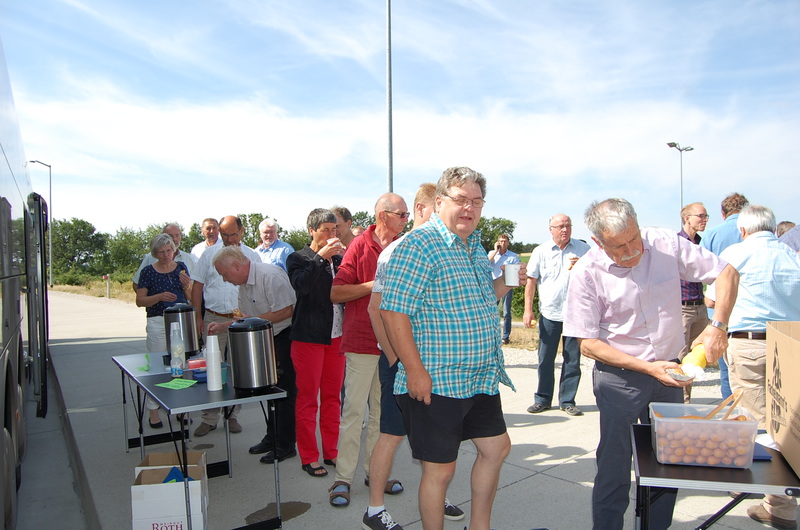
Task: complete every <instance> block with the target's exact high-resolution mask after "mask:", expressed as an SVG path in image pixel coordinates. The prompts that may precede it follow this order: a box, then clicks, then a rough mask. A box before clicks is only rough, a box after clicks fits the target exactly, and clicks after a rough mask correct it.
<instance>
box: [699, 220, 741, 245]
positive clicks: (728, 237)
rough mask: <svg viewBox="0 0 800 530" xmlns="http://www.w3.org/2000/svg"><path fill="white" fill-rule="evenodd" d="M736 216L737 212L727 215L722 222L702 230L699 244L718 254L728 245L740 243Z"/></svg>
mask: <svg viewBox="0 0 800 530" xmlns="http://www.w3.org/2000/svg"><path fill="white" fill-rule="evenodd" d="M738 218H739V214H738V213H735V214H733V215H729V216H728V218H727V219H725V220H724V221H723V222H722V224H718V225H717V226H715V227H713V228H709V229H708V230H706V231H705V232H703V239H701V240H700V246H701V247H703V248H707V249H708V250H710V251H711V252H713V253H714V254H716V255H717V256H719V255H720V253H721V252H722V251H723V250H725V249H726V248H728V247H729V246H731V245H733V244H735V243H741V242H742V236H741V234H740V233H739V228H737V226H736V220H737V219H738Z"/></svg>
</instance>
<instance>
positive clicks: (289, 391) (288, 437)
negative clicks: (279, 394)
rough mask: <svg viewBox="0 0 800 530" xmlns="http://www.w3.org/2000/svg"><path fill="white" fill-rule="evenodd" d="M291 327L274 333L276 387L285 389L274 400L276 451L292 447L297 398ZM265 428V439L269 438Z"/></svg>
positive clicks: (294, 436) (294, 438)
mask: <svg viewBox="0 0 800 530" xmlns="http://www.w3.org/2000/svg"><path fill="white" fill-rule="evenodd" d="M290 334H291V327H288V328H286V329H285V330H283V331H281V332H280V333H278V334H277V335H275V362H276V364H277V367H278V387H279V388H281V389H283V390H285V391H286V397H285V398H283V399H278V400H276V401H275V421H276V422H277V424H278V429H277V433H276V434H277V436H278V451H281V452H282V451H290V450H292V449H294V444H295V440H296V434H295V413H294V405H295V401H296V400H297V386H296V385H295V381H294V379H295V371H294V364H293V363H292V340H291V339H290V338H289V335H290ZM268 425H269V424H268ZM269 438H270V436H269V429H267V436H265V439H266V440H269Z"/></svg>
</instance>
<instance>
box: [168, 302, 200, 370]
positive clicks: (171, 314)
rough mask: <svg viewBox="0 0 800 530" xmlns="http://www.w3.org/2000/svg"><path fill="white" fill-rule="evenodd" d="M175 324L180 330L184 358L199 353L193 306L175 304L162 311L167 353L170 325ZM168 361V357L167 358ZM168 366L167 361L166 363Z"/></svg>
mask: <svg viewBox="0 0 800 530" xmlns="http://www.w3.org/2000/svg"><path fill="white" fill-rule="evenodd" d="M173 322H177V323H178V324H179V325H180V328H181V336H182V337H183V346H184V348H185V349H186V357H191V356H193V355H195V354H197V352H199V351H200V341H199V340H198V338H197V321H196V320H195V312H194V306H192V305H190V304H175V305H171V306H169V307H168V308H166V309H164V330H165V333H166V335H167V352H168V353H169V352H170V351H172V350H171V349H170V337H169V335H170V333H169V330H170V325H171V324H172V323H173ZM167 359H169V356H167ZM166 364H169V360H167V361H166Z"/></svg>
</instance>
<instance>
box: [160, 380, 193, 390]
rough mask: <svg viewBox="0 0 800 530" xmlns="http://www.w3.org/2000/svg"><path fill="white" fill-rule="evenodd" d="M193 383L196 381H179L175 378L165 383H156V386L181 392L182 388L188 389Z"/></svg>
mask: <svg viewBox="0 0 800 530" xmlns="http://www.w3.org/2000/svg"><path fill="white" fill-rule="evenodd" d="M195 383H197V381H195V380H194V379H181V378H179V377H176V378H175V379H173V380H171V381H167V382H166V383H158V384H157V385H156V386H160V387H163V388H170V389H172V390H183V389H184V388H189V387H190V386H192V385H193V384H195Z"/></svg>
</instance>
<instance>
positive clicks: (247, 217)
mask: <svg viewBox="0 0 800 530" xmlns="http://www.w3.org/2000/svg"><path fill="white" fill-rule="evenodd" d="M237 217H238V218H239V219H240V220H241V221H242V228H244V235H243V236H242V243H244V244H245V245H247V246H248V247H250V248H256V247H257V246H258V245H260V244H261V234H259V233H258V225H259V224H261V221H263V220H264V218H265V216H264V215H263V214H260V213H246V214H241V213H240V214H239V215H237Z"/></svg>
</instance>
